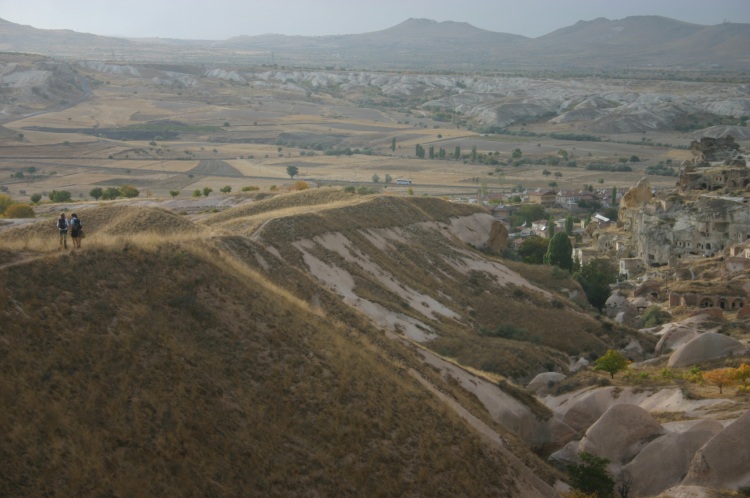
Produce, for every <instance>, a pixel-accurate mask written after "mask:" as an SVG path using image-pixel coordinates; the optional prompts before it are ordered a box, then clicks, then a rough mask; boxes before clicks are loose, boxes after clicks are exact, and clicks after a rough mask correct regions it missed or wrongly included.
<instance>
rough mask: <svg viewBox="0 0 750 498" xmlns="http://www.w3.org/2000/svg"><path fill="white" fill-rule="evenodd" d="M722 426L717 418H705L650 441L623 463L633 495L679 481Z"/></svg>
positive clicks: (643, 493)
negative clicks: (698, 452) (683, 428)
mask: <svg viewBox="0 0 750 498" xmlns="http://www.w3.org/2000/svg"><path fill="white" fill-rule="evenodd" d="M723 428H724V426H722V425H721V424H720V423H719V422H716V421H714V420H704V421H701V422H699V423H698V424H696V425H694V426H693V427H691V428H690V429H688V430H687V431H685V432H679V433H676V432H673V433H670V434H666V435H664V436H662V437H660V438H658V439H655V440H654V441H652V442H651V443H649V444H648V446H646V447H645V448H644V449H643V451H641V452H640V453H639V454H638V455H637V456H636V457H635V458H634V459H633V460H632V461H631V462H630V463H628V464H627V465H625V467H623V474H625V475H627V476H629V477H630V478H631V479H632V483H633V487H632V488H631V491H632V493H633V496H653V495H656V494H658V493H660V492H662V491H664V490H665V489H667V488H670V487H672V486H677V485H678V484H680V482H681V481H682V479H683V478H684V476H685V475H686V474H687V472H688V469H689V467H690V462H691V461H692V460H693V457H694V456H695V453H696V452H697V451H698V450H699V449H700V448H701V447H702V446H703V445H704V444H705V443H706V442H707V441H708V440H709V439H711V438H712V437H714V436H715V435H716V434H718V433H719V432H721V430H722V429H723ZM655 469H658V471H655Z"/></svg>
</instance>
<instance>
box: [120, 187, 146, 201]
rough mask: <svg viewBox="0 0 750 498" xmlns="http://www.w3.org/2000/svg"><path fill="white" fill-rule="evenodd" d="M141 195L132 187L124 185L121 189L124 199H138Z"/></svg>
mask: <svg viewBox="0 0 750 498" xmlns="http://www.w3.org/2000/svg"><path fill="white" fill-rule="evenodd" d="M140 193H141V192H140V191H139V190H138V189H137V188H135V187H134V186H132V185H123V186H122V187H120V194H121V195H122V196H123V197H126V198H129V199H130V198H133V197H138V196H139V195H140Z"/></svg>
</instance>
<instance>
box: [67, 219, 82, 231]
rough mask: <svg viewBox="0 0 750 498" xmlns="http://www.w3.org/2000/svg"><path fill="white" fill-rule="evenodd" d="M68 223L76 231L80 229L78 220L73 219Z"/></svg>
mask: <svg viewBox="0 0 750 498" xmlns="http://www.w3.org/2000/svg"><path fill="white" fill-rule="evenodd" d="M70 222H71V223H72V224H73V228H75V229H76V230H80V229H81V220H79V219H78V218H73V219H72V220H70Z"/></svg>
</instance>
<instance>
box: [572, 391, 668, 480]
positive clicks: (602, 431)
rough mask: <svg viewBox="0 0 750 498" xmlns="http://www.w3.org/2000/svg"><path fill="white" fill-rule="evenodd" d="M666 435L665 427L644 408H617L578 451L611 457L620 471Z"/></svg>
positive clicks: (599, 423)
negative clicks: (620, 468)
mask: <svg viewBox="0 0 750 498" xmlns="http://www.w3.org/2000/svg"><path fill="white" fill-rule="evenodd" d="M663 433H664V428H663V427H662V426H661V424H660V423H659V422H657V421H656V420H655V419H654V418H653V417H652V416H651V415H650V414H649V413H648V412H647V411H646V410H644V409H643V408H641V407H639V406H635V405H615V406H613V407H612V408H610V409H609V410H607V412H606V413H605V414H604V415H602V417H601V418H600V419H599V420H597V421H596V423H595V424H594V425H592V426H591V427H590V428H589V430H588V431H586V435H585V436H584V437H583V439H582V440H581V442H580V444H579V445H578V449H579V451H586V452H588V453H593V454H594V455H597V456H600V457H603V458H607V459H608V460H609V461H610V462H612V464H613V466H614V467H615V468H617V467H619V466H620V465H623V464H624V463H626V462H628V461H630V460H631V459H632V458H633V457H634V456H635V455H637V454H638V453H639V452H640V451H641V450H642V449H643V447H644V446H645V445H646V444H648V442H649V441H651V440H652V439H653V438H654V437H656V436H658V435H660V434H663Z"/></svg>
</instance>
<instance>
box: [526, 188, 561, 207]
mask: <svg viewBox="0 0 750 498" xmlns="http://www.w3.org/2000/svg"><path fill="white" fill-rule="evenodd" d="M529 202H531V203H533V204H540V205H542V206H544V207H554V206H555V204H557V192H555V191H554V190H541V189H537V190H532V191H530V192H529Z"/></svg>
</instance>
